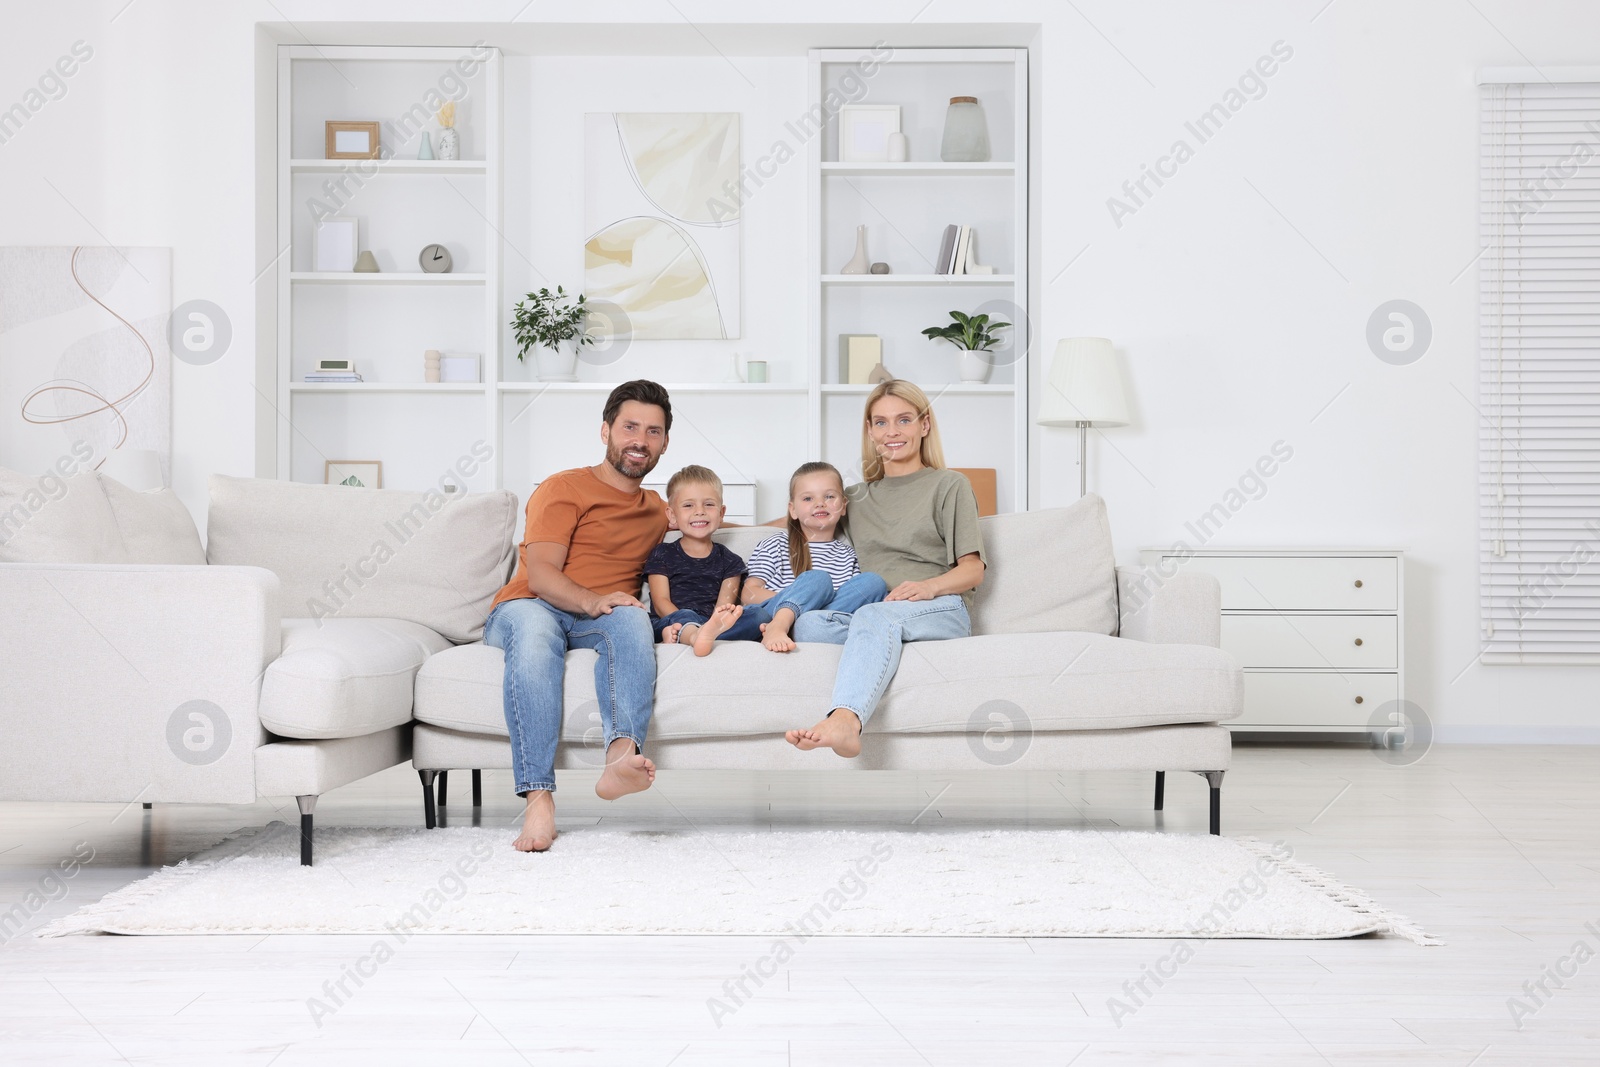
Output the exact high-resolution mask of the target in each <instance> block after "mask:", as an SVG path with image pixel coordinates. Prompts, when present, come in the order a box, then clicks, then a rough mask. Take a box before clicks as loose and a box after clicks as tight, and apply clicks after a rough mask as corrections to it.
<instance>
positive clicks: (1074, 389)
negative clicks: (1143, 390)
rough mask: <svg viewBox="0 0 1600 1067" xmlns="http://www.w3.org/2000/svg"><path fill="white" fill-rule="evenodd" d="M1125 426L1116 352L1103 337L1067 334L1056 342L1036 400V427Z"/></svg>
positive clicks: (1124, 401) (1125, 400)
mask: <svg viewBox="0 0 1600 1067" xmlns="http://www.w3.org/2000/svg"><path fill="white" fill-rule="evenodd" d="M1080 422H1087V423H1092V424H1093V425H1095V426H1126V425H1128V398H1127V396H1126V395H1125V394H1124V393H1123V390H1122V371H1121V370H1120V369H1119V368H1118V366H1117V354H1116V353H1115V352H1114V351H1112V349H1111V342H1110V341H1108V340H1106V339H1105V338H1104V337H1068V338H1064V339H1063V340H1061V341H1058V342H1057V343H1056V358H1055V360H1054V361H1052V362H1051V364H1050V375H1049V377H1047V378H1046V379H1045V383H1044V395H1043V396H1042V397H1040V399H1039V425H1040V426H1076V425H1077V424H1078V423H1080Z"/></svg>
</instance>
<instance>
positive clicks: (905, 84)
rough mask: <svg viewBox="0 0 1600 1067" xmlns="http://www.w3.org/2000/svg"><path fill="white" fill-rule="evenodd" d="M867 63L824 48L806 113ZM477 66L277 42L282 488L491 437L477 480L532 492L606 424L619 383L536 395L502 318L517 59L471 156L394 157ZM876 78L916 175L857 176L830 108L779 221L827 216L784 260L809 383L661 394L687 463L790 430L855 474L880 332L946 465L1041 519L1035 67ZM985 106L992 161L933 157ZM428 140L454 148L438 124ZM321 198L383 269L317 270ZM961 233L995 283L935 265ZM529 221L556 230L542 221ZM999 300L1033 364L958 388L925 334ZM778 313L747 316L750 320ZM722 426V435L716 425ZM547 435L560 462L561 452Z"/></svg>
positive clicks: (480, 108)
mask: <svg viewBox="0 0 1600 1067" xmlns="http://www.w3.org/2000/svg"><path fill="white" fill-rule="evenodd" d="M869 54H870V53H869V51H868V50H867V48H866V47H865V46H863V48H861V49H840V50H826V51H813V52H811V53H810V55H809V63H808V65H807V67H806V68H804V69H805V70H806V71H807V74H806V75H805V77H806V78H807V81H806V85H805V87H804V91H805V92H806V93H807V94H808V96H807V99H808V100H810V101H821V100H823V99H824V94H825V93H826V91H827V90H828V88H830V87H831V86H833V85H834V84H835V83H836V81H837V80H838V78H840V77H841V76H842V74H843V72H844V70H845V69H846V67H847V66H850V67H853V66H854V65H855V64H856V63H857V62H858V61H859V60H860V59H861V58H863V57H865V56H867V55H869ZM469 55H472V49H471V47H470V46H467V45H463V46H461V47H438V48H434V47H426V48H423V47H381V46H374V47H317V48H312V47H309V46H284V47H282V48H280V49H279V59H278V108H277V116H278V118H277V130H276V132H277V168H276V171H277V173H276V178H277V187H276V204H277V216H278V228H277V248H278V249H280V250H283V254H282V255H280V256H279V258H278V260H277V263H276V266H275V268H274V269H275V271H276V283H277V294H278V314H277V323H276V325H277V350H276V369H277V377H276V403H277V410H278V412H279V413H280V418H279V419H278V422H277V427H278V433H277V448H276V471H277V474H278V476H279V477H281V478H289V479H295V480H299V481H313V482H320V481H321V480H322V467H323V460H325V459H340V460H354V459H379V460H382V461H383V464H384V479H385V481H384V484H385V485H386V486H387V487H391V488H422V487H424V486H428V485H432V484H434V483H435V482H436V481H437V479H438V475H439V472H440V471H442V470H444V469H446V468H448V467H449V466H451V465H452V464H453V462H454V461H455V459H456V458H457V457H458V456H460V455H462V454H465V453H466V452H467V451H468V449H469V448H470V447H471V445H472V443H473V442H475V441H478V440H483V441H487V442H488V443H489V444H490V445H492V446H493V448H494V450H495V459H494V462H493V463H491V464H487V465H485V466H484V468H483V470H482V471H481V473H480V474H479V475H478V476H477V477H476V478H475V479H474V480H473V482H472V485H471V488H472V489H473V490H486V489H492V488H501V487H505V488H510V489H513V490H515V491H517V492H518V493H519V494H521V493H525V492H527V490H528V488H529V487H530V486H531V485H532V484H534V483H536V482H537V481H538V480H539V479H540V478H541V477H543V476H544V475H545V474H547V473H549V471H550V470H551V469H554V468H555V467H557V466H560V465H562V460H563V459H565V458H567V456H568V455H569V454H570V451H571V450H570V449H567V448H566V446H565V444H563V442H567V441H571V440H576V439H578V438H579V437H583V436H586V435H587V434H589V433H592V422H593V419H594V414H595V410H596V406H597V401H598V400H599V399H601V398H603V397H604V396H605V394H606V393H608V392H609V391H610V390H611V389H612V388H613V385H614V383H613V382H610V381H602V382H596V381H584V382H539V381H529V380H526V376H527V373H528V372H527V371H526V369H524V368H523V367H522V366H521V365H519V364H517V363H515V362H513V361H511V360H510V359H509V358H508V357H509V355H510V351H509V349H508V348H507V345H508V344H509V340H508V337H509V334H508V331H507V327H506V324H507V322H508V320H509V318H510V314H511V309H510V306H509V303H510V302H511V301H512V300H514V299H515V297H514V296H512V295H511V294H509V293H508V292H507V291H506V285H505V283H504V278H503V273H502V265H501V249H502V247H503V246H504V245H505V243H506V238H505V237H504V236H503V234H504V231H505V228H506V227H505V220H504V215H503V210H502V197H503V191H502V190H503V180H504V165H505V164H504V158H503V151H502V142H501V137H502V133H501V128H502V124H503V122H504V119H503V114H504V100H503V96H502V94H503V80H504V76H503V73H502V59H501V56H500V54H499V53H498V52H497V51H493V50H490V51H488V52H487V54H485V53H483V52H479V53H477V56H478V57H480V58H478V59H477V61H478V62H479V63H481V66H480V67H479V68H478V69H477V71H476V72H475V73H474V74H473V75H472V76H471V77H470V78H467V79H466V81H467V84H468V91H467V94H466V96H465V98H464V99H462V100H461V101H460V102H459V103H458V128H460V129H461V131H462V142H463V144H462V154H463V155H465V156H467V157H469V158H466V159H460V160H437V159H433V160H427V159H423V160H419V159H417V158H415V156H416V151H417V147H418V144H419V142H418V140H417V139H416V137H415V136H414V135H411V134H409V133H408V134H407V136H409V140H407V141H406V142H405V143H401V144H398V145H396V144H392V143H390V138H391V137H392V136H393V131H394V130H395V129H396V127H397V125H398V124H399V123H401V122H403V121H404V119H405V117H406V116H408V115H411V116H413V117H414V118H413V121H414V119H415V118H420V117H421V116H422V115H424V114H426V115H429V116H430V117H431V114H432V112H433V111H434V110H436V107H437V104H436V103H434V104H433V106H427V107H421V106H420V102H421V101H423V100H424V99H425V94H426V93H427V92H428V91H429V90H431V89H433V88H435V87H436V86H438V85H440V84H441V83H440V78H441V76H442V75H443V74H444V73H445V72H446V71H448V70H450V69H452V68H453V67H455V65H456V64H457V63H458V61H460V60H462V59H463V58H466V57H468V56H469ZM867 84H868V91H867V94H866V96H865V97H864V98H863V99H864V100H865V102H884V103H896V104H899V105H901V107H902V109H903V128H904V129H905V131H906V133H907V134H908V136H909V137H910V140H911V146H912V160H911V161H910V162H906V163H844V162H840V161H839V160H838V158H837V155H838V151H837V148H838V124H837V118H836V117H835V118H833V119H831V120H829V121H828V122H827V123H825V124H824V127H823V128H822V130H821V131H820V133H819V134H818V135H817V136H814V137H811V138H809V141H808V145H809V147H808V151H809V153H810V154H809V156H808V169H807V172H806V189H807V192H806V194H805V195H806V203H805V204H804V205H802V204H800V203H794V204H792V205H784V206H783V208H782V210H783V211H786V212H787V211H796V210H799V209H800V208H801V207H802V206H804V207H805V208H806V209H808V211H809V214H808V219H809V222H810V225H809V233H810V246H811V247H810V253H809V256H808V257H807V259H806V261H805V262H804V264H800V263H796V264H794V265H793V267H792V268H786V269H790V270H792V271H793V281H794V284H799V285H803V286H805V288H806V289H807V291H808V299H809V311H810V317H809V319H808V320H807V321H808V326H807V338H806V349H805V359H804V361H803V371H802V374H801V375H800V376H799V380H798V381H795V380H793V377H792V376H793V364H792V363H790V364H789V365H788V375H789V376H790V377H789V378H787V379H786V380H780V381H777V382H772V383H767V384H745V383H737V382H728V381H720V380H709V381H677V382H674V381H672V380H671V379H672V378H674V377H675V376H685V377H694V376H695V375H694V373H693V372H691V371H690V370H687V369H677V370H675V369H674V368H675V366H676V364H674V363H673V362H671V361H664V362H662V363H661V364H660V370H659V372H658V373H659V376H660V378H661V379H664V381H663V384H665V385H666V387H667V388H668V390H669V391H670V392H671V393H672V394H673V395H674V396H681V397H683V398H684V401H685V402H684V405H683V408H682V411H681V416H682V418H681V421H682V423H683V427H684V429H683V436H684V440H685V445H684V446H683V447H684V450H686V449H688V448H693V447H700V448H701V449H702V451H711V452H713V453H716V452H717V441H715V440H711V438H712V437H718V438H719V439H722V440H727V439H750V440H755V439H758V438H759V436H760V435H761V434H762V433H763V432H765V431H766V430H768V429H769V428H771V427H773V426H785V427H787V426H793V427H794V428H795V434H794V437H793V439H792V440H790V441H788V442H780V444H779V446H778V449H777V451H778V452H780V453H781V454H782V456H783V458H782V459H781V461H779V462H780V463H781V465H782V466H783V467H784V468H785V469H786V470H787V469H792V468H789V467H788V464H789V463H791V462H799V461H800V460H802V459H807V458H825V459H829V460H832V461H833V462H835V463H837V464H839V465H840V467H841V468H842V469H845V470H847V471H848V470H849V469H850V468H853V467H855V466H856V465H857V464H858V462H859V455H860V424H861V414H862V412H861V405H862V400H863V398H864V397H865V395H866V394H867V393H868V392H869V391H870V387H869V386H864V385H848V384H844V383H842V382H840V380H839V373H838V357H837V344H838V341H837V338H838V335H839V334H841V333H877V334H879V335H880V336H882V337H883V338H884V342H885V349H886V352H885V355H886V361H887V362H888V365H889V368H890V369H891V370H892V371H894V372H895V373H898V374H900V375H902V376H904V377H907V378H910V379H911V380H913V381H916V382H918V383H919V384H921V385H922V386H923V387H924V388H925V389H927V391H928V393H929V394H930V395H931V396H932V397H934V398H935V402H936V404H937V408H938V412H939V416H940V421H941V427H942V429H943V432H944V438H945V445H946V454H947V459H948V460H949V462H951V463H952V465H959V466H968V467H994V468H995V469H996V471H997V473H998V476H999V490H1000V506H1001V508H1002V509H1003V510H1020V509H1023V508H1026V507H1027V503H1028V501H1027V484H1028V469H1027V463H1028V455H1027V440H1028V434H1027V431H1026V412H1027V408H1028V396H1027V385H1028V378H1029V366H1028V358H1027V355H1026V353H1028V352H1029V351H1030V342H1031V338H1029V337H1028V336H1027V323H1028V321H1029V320H1028V317H1027V293H1028V277H1027V263H1028V215H1027V210H1028V208H1027V204H1028V199H1027V188H1026V175H1027V173H1028V161H1027V145H1028V73H1027V52H1026V50H1025V49H1011V48H1001V49H962V48H955V49H921V50H919V49H901V50H899V51H897V52H896V53H895V54H894V56H893V58H892V59H890V60H889V61H888V62H887V63H885V64H884V65H883V67H882V69H880V70H879V71H877V72H876V73H875V74H874V75H873V77H871V78H870V79H867ZM789 89H790V90H791V91H798V87H795V86H790V87H789ZM969 94H970V95H976V96H978V97H979V99H980V100H981V101H982V103H983V105H984V107H985V111H986V114H987V118H988V122H989V132H990V138H991V143H992V145H993V153H994V159H993V160H992V161H989V162H982V163H945V162H943V161H941V160H939V159H938V158H937V156H938V151H939V140H940V134H941V131H942V128H943V124H944V116H945V111H946V107H947V104H948V100H949V98H950V97H951V96H954V95H969ZM335 119H338V120H351V121H362V120H376V121H379V122H381V123H383V127H382V129H383V131H384V133H383V143H384V145H385V147H386V148H393V149H394V154H393V155H391V156H390V157H389V158H386V159H382V160H330V159H322V158H318V157H320V156H321V154H322V151H323V134H324V130H323V124H324V122H326V121H328V120H335ZM427 128H428V129H429V131H430V132H431V133H433V134H434V135H435V136H437V128H436V126H435V125H434V124H433V123H432V122H431V121H430V122H429V124H428V126H427ZM752 150H753V149H752V148H750V147H747V148H746V152H747V153H749V152H751V151H752ZM514 195H520V192H519V193H516V194H514ZM314 202H320V203H322V204H323V208H322V211H323V212H324V213H332V214H338V215H349V216H355V217H357V218H358V219H359V220H360V242H359V243H360V247H361V249H363V250H371V251H373V252H374V253H375V254H376V255H377V257H378V261H379V265H380V272H379V273H377V274H356V273H353V272H351V273H327V272H319V271H314V270H312V269H310V268H311V266H312V255H311V252H312V233H313V228H312V205H313V203H314ZM330 208H331V209H332V210H331V211H330V210H329V209H330ZM545 210H559V211H567V210H577V205H568V204H565V203H563V204H561V205H556V206H553V207H549V208H546V209H545ZM858 222H866V223H867V224H868V226H869V232H870V233H871V235H872V236H871V242H872V243H871V244H870V245H869V251H870V252H871V253H872V254H873V257H874V258H875V259H885V260H888V261H889V262H890V263H891V264H892V266H893V271H894V272H893V273H891V274H888V275H864V276H863V275H840V274H836V273H832V272H833V271H836V270H837V269H838V267H839V265H840V264H842V263H844V262H845V260H846V259H848V258H849V255H850V253H851V251H852V250H853V247H854V235H855V227H856V224H857V223H858ZM948 223H958V224H966V225H971V226H973V227H974V230H975V232H976V233H977V235H978V245H977V254H978V257H979V261H980V262H986V263H991V264H993V265H994V266H995V269H996V271H997V272H999V273H995V274H992V275H939V274H934V273H932V260H933V258H934V255H935V253H936V252H937V249H938V245H939V241H940V238H941V237H942V235H943V231H944V227H945V225H946V224H948ZM533 224H534V225H535V226H539V225H541V224H542V222H541V219H540V218H538V217H536V218H535V219H534V220H533ZM435 241H437V242H439V243H442V244H444V245H446V247H448V248H450V250H451V253H452V256H453V258H454V260H455V268H456V269H455V270H454V271H453V272H451V273H449V274H425V273H422V272H421V271H420V270H419V269H418V266H417V259H416V257H417V253H418V252H419V251H420V250H421V248H422V247H423V246H424V245H426V244H429V243H432V242H435ZM754 254H756V250H754V249H747V250H746V255H754ZM985 307H987V308H988V309H989V310H991V311H996V312H998V313H1000V315H1001V317H1004V318H1006V319H1008V320H1009V321H1012V322H1015V323H1017V326H1016V327H1015V328H1014V330H1013V331H1012V334H1013V336H1012V338H1011V344H1010V346H1009V348H1010V350H1011V351H1015V352H1020V353H1024V355H1023V356H1021V357H1020V358H1017V359H1015V360H1008V359H1007V358H1006V356H1007V350H1006V349H1002V350H1001V353H1000V355H1001V357H1002V359H1001V360H1000V364H1001V365H999V366H997V367H996V369H995V370H994V372H993V374H992V375H991V377H990V379H989V380H988V381H987V382H984V383H981V384H976V383H968V382H962V381H960V380H959V375H958V374H957V372H956V366H957V360H958V355H959V354H958V353H957V351H956V350H955V349H954V348H953V347H952V346H950V345H948V344H945V343H943V342H930V341H928V340H927V339H926V338H924V337H922V336H921V334H920V330H921V329H922V328H923V327H926V326H930V325H935V324H943V323H944V322H945V321H947V314H948V311H949V309H951V308H961V309H964V310H976V309H980V308H985ZM760 311H761V309H760V308H755V307H749V308H746V309H745V313H746V315H747V316H749V315H753V314H759V313H760ZM647 343H648V342H641V344H647ZM429 348H435V349H439V350H440V351H441V352H451V351H456V352H461V351H465V352H477V353H481V361H480V367H481V371H480V373H481V376H482V381H481V382H478V383H442V384H430V383H425V382H423V381H422V377H423V364H422V354H423V352H424V350H426V349H429ZM320 357H340V358H350V359H353V360H354V361H355V362H356V366H357V369H358V370H359V371H361V373H362V374H363V377H364V379H365V380H363V381H362V382H359V383H350V384H329V383H308V382H306V381H304V378H305V374H306V372H307V371H309V370H311V369H313V368H314V366H315V361H316V360H317V359H318V358H320ZM700 366H701V368H702V369H703V368H704V366H705V365H704V364H703V363H702V364H701V365H700ZM706 376H707V377H713V376H716V377H720V375H717V374H716V372H708V373H707V374H706ZM619 380H620V379H619ZM712 427H715V430H716V433H715V434H710V433H708V432H707V431H708V430H709V429H710V428H712ZM552 442H554V443H556V446H557V448H558V452H552V451H551V444H552ZM802 446H803V449H804V450H803V451H802ZM562 449H564V450H565V451H559V450H562ZM724 460H726V465H727V466H728V467H729V468H730V474H733V475H735V479H734V480H737V472H736V471H735V470H733V468H736V467H737V466H738V460H739V457H737V456H734V455H727V454H722V455H721V458H714V459H713V462H718V463H721V462H723V461H724ZM784 477H785V478H786V475H785V476H784ZM749 482H750V484H751V485H752V486H753V487H754V486H756V483H758V482H759V483H761V484H760V486H759V491H760V492H761V493H764V494H769V495H768V496H767V497H764V498H763V501H762V502H763V503H764V504H765V505H766V507H765V508H764V511H765V512H771V513H776V511H777V510H780V508H778V505H779V504H780V501H778V500H774V499H772V498H771V497H770V494H772V493H773V492H775V491H776V492H781V491H782V484H783V482H782V480H780V479H778V478H777V477H775V476H774V475H773V473H772V472H771V471H766V470H760V471H758V472H754V473H752V474H751V475H750V476H749ZM757 491H758V490H757V489H756V488H752V492H757Z"/></svg>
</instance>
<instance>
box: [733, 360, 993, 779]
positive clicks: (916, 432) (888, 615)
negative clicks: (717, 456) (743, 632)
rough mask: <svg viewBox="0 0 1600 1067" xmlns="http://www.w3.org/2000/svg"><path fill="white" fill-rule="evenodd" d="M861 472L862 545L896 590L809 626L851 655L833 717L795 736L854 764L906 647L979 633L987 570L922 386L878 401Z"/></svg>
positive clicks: (823, 614)
mask: <svg viewBox="0 0 1600 1067" xmlns="http://www.w3.org/2000/svg"><path fill="white" fill-rule="evenodd" d="M861 470H862V482H861V484H860V485H859V486H856V487H853V488H852V489H851V490H850V499H851V501H852V507H851V512H852V514H854V516H855V522H854V540H855V544H856V547H858V548H859V549H860V550H861V558H862V559H863V560H865V561H866V564H867V566H869V567H872V568H873V569H874V570H877V571H879V572H880V573H881V574H882V575H883V576H884V579H885V581H887V582H889V583H891V584H892V586H893V588H892V589H891V591H890V592H889V594H888V595H887V596H885V597H884V598H883V602H882V603H881V604H868V605H866V606H864V607H863V608H862V609H861V610H859V611H856V612H854V613H852V614H845V610H843V609H839V608H837V607H835V608H834V609H832V610H829V611H819V612H817V613H815V614H813V615H809V616H807V617H806V618H805V619H804V620H802V621H801V624H800V628H799V637H800V640H802V641H822V642H832V643H835V644H843V645H844V651H843V653H842V654H841V655H840V657H839V671H838V673H837V674H836V675H835V676H834V683H833V697H832V700H833V703H832V704H831V705H830V707H831V708H832V710H830V711H829V712H828V713H827V714H826V715H824V716H823V717H822V719H821V720H820V721H818V722H817V724H816V725H814V726H811V727H809V728H807V729H801V730H790V731H789V732H788V734H787V737H788V740H789V743H790V744H792V745H794V746H795V747H797V748H801V749H813V748H831V749H833V751H834V752H836V753H837V754H839V755H841V756H846V757H850V756H856V755H859V754H860V752H861V727H862V725H863V724H864V723H866V722H867V720H868V719H869V718H871V716H872V713H873V711H874V710H875V709H876V708H877V706H878V701H879V700H880V699H881V698H882V697H883V693H884V690H885V689H886V688H887V687H888V685H889V681H890V679H892V678H893V677H894V672H895V668H896V667H898V666H899V663H900V652H901V644H902V642H905V641H938V640H948V639H950V638H956V637H966V636H968V635H969V634H971V633H972V620H971V616H970V615H969V614H968V609H969V607H970V601H971V598H972V591H973V590H975V589H976V588H977V587H978V586H979V585H980V584H981V583H982V582H983V576H984V571H985V570H986V568H987V564H986V562H985V560H984V554H983V535H982V533H981V532H980V531H979V529H978V502H977V500H976V499H975V498H974V497H973V495H972V486H971V485H970V484H968V482H967V480H966V479H965V478H964V477H962V476H961V475H960V474H958V473H956V472H955V471H950V470H946V469H944V449H943V448H942V447H941V445H940V443H939V424H938V423H937V422H936V421H935V420H934V417H933V406H932V405H931V404H930V403H929V402H928V396H927V394H926V393H924V392H923V391H922V390H921V389H919V388H917V386H915V385H913V384H911V383H910V382H907V381H900V380H895V381H888V382H883V383H881V384H879V385H878V387H877V388H875V389H873V390H872V392H871V393H870V394H868V396H867V406H866V411H865V412H864V413H863V418H862V426H861ZM791 514H792V512H791ZM751 573H754V568H752V569H751Z"/></svg>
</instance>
